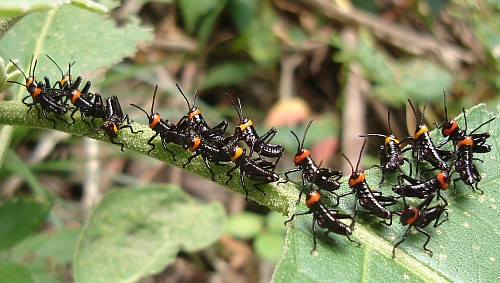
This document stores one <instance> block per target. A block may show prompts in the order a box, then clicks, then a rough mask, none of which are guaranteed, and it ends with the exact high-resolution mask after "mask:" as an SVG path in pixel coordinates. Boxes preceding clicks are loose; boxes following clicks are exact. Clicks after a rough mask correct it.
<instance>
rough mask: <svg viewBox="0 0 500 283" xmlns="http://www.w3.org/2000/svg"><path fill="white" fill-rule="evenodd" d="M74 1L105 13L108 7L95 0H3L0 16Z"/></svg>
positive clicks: (47, 8)
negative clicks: (94, 0)
mask: <svg viewBox="0 0 500 283" xmlns="http://www.w3.org/2000/svg"><path fill="white" fill-rule="evenodd" d="M70 3H74V4H75V5H77V6H80V7H82V8H85V9H88V10H90V11H94V12H102V13H105V12H107V11H108V8H107V7H106V6H104V5H102V4H99V3H97V2H93V1H90V0H77V1H70V0H31V1H16V0H3V1H2V3H1V4H0V18H1V17H5V18H6V17H18V16H22V15H27V14H31V13H38V12H45V11H48V10H51V9H55V8H58V7H61V6H63V5H67V4H70Z"/></svg>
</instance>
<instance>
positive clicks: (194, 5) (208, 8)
mask: <svg viewBox="0 0 500 283" xmlns="http://www.w3.org/2000/svg"><path fill="white" fill-rule="evenodd" d="M221 2H222V0H217V1H213V0H197V1H193V0H180V1H179V8H180V10H181V14H182V18H183V19H184V23H185V24H186V30H187V32H188V33H190V34H193V33H194V32H195V30H196V27H197V26H198V24H199V22H200V21H201V20H202V18H204V17H206V16H207V15H209V14H210V13H211V12H212V11H214V10H215V9H216V8H217V6H218V5H219V3H221Z"/></svg>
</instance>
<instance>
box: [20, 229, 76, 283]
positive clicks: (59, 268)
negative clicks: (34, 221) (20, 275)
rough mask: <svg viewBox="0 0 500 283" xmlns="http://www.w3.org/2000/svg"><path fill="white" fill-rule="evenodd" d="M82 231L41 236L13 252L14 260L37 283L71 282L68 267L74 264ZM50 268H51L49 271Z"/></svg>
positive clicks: (31, 238)
mask: <svg viewBox="0 0 500 283" xmlns="http://www.w3.org/2000/svg"><path fill="white" fill-rule="evenodd" d="M80 232H81V231H80V230H79V229H67V230H61V231H57V232H55V233H50V234H49V233H40V234H37V235H35V236H33V237H30V238H28V239H26V240H24V241H22V242H21V243H19V244H18V245H16V247H15V248H13V249H12V252H11V254H10V258H11V259H12V260H14V261H16V262H22V263H23V266H24V267H25V268H27V269H28V270H29V271H30V273H31V277H32V278H33V279H34V281H35V282H43V283H50V282H67V279H66V280H64V279H63V278H66V277H67V276H68V272H67V266H68V265H69V264H71V263H72V260H73V257H74V255H75V250H76V243H77V241H78V239H79V237H80ZM49 266H50V268H48V267H49Z"/></svg>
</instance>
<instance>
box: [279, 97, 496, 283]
mask: <svg viewBox="0 0 500 283" xmlns="http://www.w3.org/2000/svg"><path fill="white" fill-rule="evenodd" d="M498 110H500V107H499V108H498ZM499 112H500V111H499ZM497 115H498V114H497ZM491 117H492V114H491V113H488V112H487V111H486V109H485V106H484V105H479V106H476V107H473V108H472V109H470V110H468V111H467V123H468V131H469V132H470V131H472V130H473V129H475V128H476V127H477V126H478V125H480V124H481V123H482V122H484V121H487V120H488V119H490V118H491ZM458 123H459V125H460V126H461V128H464V124H463V123H464V122H463V119H462V117H461V116H460V118H459V120H458ZM498 129H500V119H498V116H497V119H495V120H494V121H493V122H491V123H489V124H488V125H486V126H484V127H482V128H481V129H480V130H478V131H477V132H476V133H481V132H487V131H489V132H490V133H491V137H490V139H488V144H490V145H491V147H492V151H491V152H490V153H488V154H476V155H475V157H477V158H481V159H483V160H484V163H481V162H475V164H476V166H477V167H478V169H479V171H480V172H481V175H482V176H483V178H482V181H481V182H480V183H479V187H480V188H481V189H482V190H484V194H483V195H479V194H478V193H474V192H472V190H471V188H470V187H468V186H465V185H464V184H463V183H462V182H457V194H454V192H453V188H451V189H449V190H448V191H446V192H444V193H443V194H444V195H445V197H446V198H447V199H448V201H449V206H448V207H447V209H448V213H449V221H447V222H444V223H443V224H442V225H441V226H439V227H438V228H433V227H432V225H429V226H428V227H426V228H425V229H424V230H426V231H428V232H429V233H430V235H431V241H430V242H429V244H428V246H427V247H428V248H429V249H431V250H432V251H433V252H434V256H432V257H430V256H429V255H428V254H426V253H424V252H423V249H422V245H423V243H424V241H425V239H426V238H425V236H424V235H422V234H421V233H416V231H415V230H413V232H411V233H410V234H409V236H408V238H407V240H406V241H405V242H403V243H402V244H401V245H399V246H398V248H397V249H396V258H395V259H392V258H391V256H392V254H391V253H392V247H393V245H394V244H395V243H396V242H397V241H398V240H400V239H401V237H402V236H403V234H404V232H405V230H406V228H407V226H404V227H403V226H401V225H400V224H399V219H397V216H396V218H395V219H394V221H393V225H392V226H391V227H385V226H384V225H382V224H379V223H377V220H376V219H375V218H373V217H370V216H366V214H365V215H364V216H365V217H361V219H360V220H358V221H357V222H356V226H355V228H354V232H353V236H352V237H353V239H355V240H356V241H359V242H360V243H361V246H360V247H358V246H357V245H355V244H353V243H350V242H349V241H348V240H347V239H346V238H345V236H341V235H336V234H331V236H332V238H334V240H335V243H333V242H332V241H330V240H329V239H327V238H326V237H325V236H324V235H323V233H324V231H325V230H324V229H322V228H319V227H317V231H316V232H317V234H316V235H317V240H318V246H317V254H315V255H311V254H310V251H311V249H312V247H313V240H312V231H311V222H312V217H311V215H307V216H297V217H295V219H294V221H292V222H291V223H288V231H287V236H286V239H285V247H284V253H283V258H282V260H281V262H280V263H279V265H278V267H277V269H276V271H275V274H274V277H273V282H332V281H335V282H362V281H372V282H401V281H406V280H409V282H447V281H452V282H494V281H496V280H498V275H499V274H498V255H499V254H500V246H499V245H498V242H499V241H500V237H499V235H500V228H499V227H500V226H499V225H498V222H497V220H498V204H497V202H498V199H499V197H500V192H499V188H500V166H499V163H498V160H499V159H500V153H499V152H500V136H499V132H498ZM379 174H380V171H379V170H378V169H371V170H367V171H366V175H367V180H368V184H369V185H370V186H371V187H372V188H376V187H377V184H378V181H379V180H380V179H379V178H380V175H379ZM347 177H348V176H346V177H344V178H343V185H342V187H341V189H340V190H339V192H340V193H342V192H345V191H348V190H349V189H348V188H347V180H346V178H347ZM454 177H458V175H457V174H454ZM390 187H391V185H390V182H386V183H384V185H383V187H382V188H381V191H383V192H384V193H386V194H390V192H391V188H390ZM451 187H453V186H451ZM352 201H353V199H352V198H347V199H345V198H344V199H343V200H342V201H341V207H342V209H343V210H344V211H348V212H351V211H352V206H353V203H352ZM401 208H402V204H401V203H400V204H399V205H398V206H396V207H395V208H394V209H401ZM305 210H306V208H305V206H304V205H300V207H299V208H298V209H297V211H305ZM360 214H361V215H362V216H363V213H360ZM381 271H383V272H381Z"/></svg>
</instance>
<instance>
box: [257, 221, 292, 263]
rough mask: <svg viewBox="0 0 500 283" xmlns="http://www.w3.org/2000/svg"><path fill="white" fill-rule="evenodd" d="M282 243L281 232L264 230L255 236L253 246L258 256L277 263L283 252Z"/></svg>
mask: <svg viewBox="0 0 500 283" xmlns="http://www.w3.org/2000/svg"><path fill="white" fill-rule="evenodd" d="M281 224H283V223H281ZM284 243H285V241H284V239H283V234H282V233H276V232H266V233H261V234H259V235H258V236H257V238H255V241H254V243H253V248H254V250H255V253H257V255H258V256H259V257H260V258H262V259H265V260H268V261H270V262H274V263H278V261H279V260H280V258H281V254H282V253H283V244H284Z"/></svg>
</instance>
